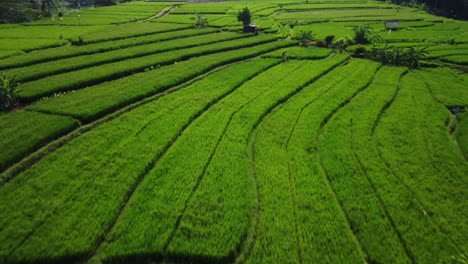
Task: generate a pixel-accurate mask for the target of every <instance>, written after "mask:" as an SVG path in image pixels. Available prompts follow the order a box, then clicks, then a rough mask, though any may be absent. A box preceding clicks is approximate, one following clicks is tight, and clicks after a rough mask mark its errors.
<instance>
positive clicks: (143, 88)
mask: <svg viewBox="0 0 468 264" xmlns="http://www.w3.org/2000/svg"><path fill="white" fill-rule="evenodd" d="M292 44H293V43H292V42H287V41H276V42H272V43H268V44H263V45H258V46H255V47H250V48H244V49H238V50H234V51H227V52H223V53H216V54H212V55H207V56H202V57H197V58H193V59H190V60H188V61H183V62H180V63H177V64H174V65H170V66H167V67H163V68H160V69H158V70H153V71H147V72H144V73H139V74H135V75H131V76H129V77H126V78H122V79H119V80H116V81H112V82H107V83H103V84H100V85H96V86H92V87H89V88H87V89H82V90H79V91H76V92H73V93H68V94H66V95H63V96H59V97H53V98H49V99H46V100H43V101H39V102H37V103H35V104H32V105H30V106H28V107H27V108H28V109H31V110H36V111H40V112H48V113H60V114H62V115H70V116H74V117H77V118H79V119H81V120H83V121H86V122H89V121H91V120H94V119H96V118H98V117H100V116H103V115H105V114H107V113H109V112H111V111H114V110H116V109H117V108H119V107H122V106H124V105H126V104H129V103H131V102H135V101H137V100H140V99H142V98H144V97H147V96H149V95H152V94H155V93H158V92H161V91H163V90H165V89H167V88H169V87H172V86H175V85H178V84H181V83H183V82H184V81H187V80H189V79H191V78H194V77H196V76H198V75H200V74H203V73H206V72H207V71H209V70H211V69H213V68H215V67H218V66H221V65H224V64H228V63H231V62H236V61H240V60H243V59H246V58H251V57H254V56H257V55H260V54H263V53H265V52H269V51H271V50H274V49H278V48H282V47H287V46H290V45H292ZM162 76H163V77H164V78H162ZM109 94H111V95H112V96H108V95H109Z"/></svg>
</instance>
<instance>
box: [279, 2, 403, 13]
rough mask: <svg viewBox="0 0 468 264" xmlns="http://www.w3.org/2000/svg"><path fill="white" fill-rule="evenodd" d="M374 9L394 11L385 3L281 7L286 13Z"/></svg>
mask: <svg viewBox="0 0 468 264" xmlns="http://www.w3.org/2000/svg"><path fill="white" fill-rule="evenodd" d="M376 8H386V9H395V8H396V7H395V6H394V5H390V4H385V3H377V2H376V3H375V4H368V3H362V4H359V3H350V4H344V3H343V4H325V3H323V4H314V3H310V4H301V5H294V4H293V5H286V6H284V7H282V9H283V10H286V11H288V12H292V11H304V10H317V9H340V10H346V9H359V10H362V9H376Z"/></svg>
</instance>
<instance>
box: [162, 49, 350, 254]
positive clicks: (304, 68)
mask: <svg viewBox="0 0 468 264" xmlns="http://www.w3.org/2000/svg"><path fill="white" fill-rule="evenodd" d="M344 59H345V57H338V56H337V57H335V58H333V59H330V60H325V61H321V62H307V61H303V62H290V63H286V64H284V65H281V68H283V71H282V72H284V73H285V74H279V73H278V74H274V73H273V72H272V73H271V74H270V75H269V76H266V78H265V79H264V80H262V79H260V80H259V81H260V82H259V83H257V82H253V81H252V82H251V83H247V84H246V86H247V87H250V88H249V89H252V90H253V89H265V90H264V91H265V92H264V93H262V94H258V95H257V96H255V97H254V98H251V100H250V101H249V102H247V104H245V105H242V106H241V107H239V108H237V109H235V111H234V112H233V114H232V116H231V117H229V118H230V120H229V122H228V123H227V124H226V128H225V132H224V135H223V137H222V138H221V139H220V142H219V145H218V146H217V148H216V150H215V152H214V154H213V157H212V159H211V160H210V161H209V163H207V165H206V171H205V172H204V174H203V175H201V178H200V182H199V184H198V185H197V186H196V188H195V189H194V190H193V195H192V196H191V198H190V199H189V200H187V204H186V208H185V209H184V212H183V214H182V215H181V219H180V224H179V225H178V228H177V230H176V231H175V232H174V235H173V237H172V238H171V239H170V241H169V242H170V243H169V244H168V245H167V254H169V256H171V257H173V258H175V259H177V258H178V257H183V256H200V257H202V258H206V259H208V260H210V259H211V260H229V259H231V260H233V259H234V258H235V257H236V255H237V254H239V253H240V251H242V250H248V247H250V246H251V245H250V243H248V241H247V240H245V239H246V236H247V235H248V231H249V229H250V228H249V226H251V225H252V224H253V221H252V220H253V218H254V217H255V213H256V204H257V198H256V196H257V195H256V193H257V190H256V187H255V185H256V183H255V179H254V177H253V175H251V174H250V169H249V167H250V162H249V154H248V142H249V138H250V135H251V132H252V130H253V129H255V127H256V126H257V125H258V124H259V122H261V120H262V117H263V116H265V115H266V114H268V112H269V111H271V109H273V108H274V107H275V106H277V105H278V104H281V103H282V102H284V101H285V100H287V99H288V98H289V97H290V96H292V95H293V94H294V93H296V92H298V91H299V90H300V89H302V88H303V87H304V86H305V85H306V84H308V83H310V82H311V81H313V80H315V79H316V78H318V77H319V76H321V75H323V74H325V73H326V72H328V71H329V70H330V69H331V68H333V67H336V66H337V64H340V63H342V62H343V60H344ZM288 64H289V65H288ZM278 67H280V66H278ZM293 67H294V68H295V69H294V70H293V71H292V72H291V71H290V70H291V69H289V70H288V68H293ZM273 76H278V77H280V79H277V78H274V77H273ZM273 78H274V79H273ZM191 238H196V240H194V239H191ZM243 248H245V249H243Z"/></svg>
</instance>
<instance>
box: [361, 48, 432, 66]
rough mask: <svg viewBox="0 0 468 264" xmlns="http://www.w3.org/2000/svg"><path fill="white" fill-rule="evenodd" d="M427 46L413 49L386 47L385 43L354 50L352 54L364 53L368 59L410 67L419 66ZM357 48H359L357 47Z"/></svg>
mask: <svg viewBox="0 0 468 264" xmlns="http://www.w3.org/2000/svg"><path fill="white" fill-rule="evenodd" d="M426 48H427V47H424V48H421V49H415V48H413V47H408V48H402V47H388V46H387V45H385V46H384V47H383V48H377V47H373V48H372V50H371V51H370V52H365V51H364V53H362V51H361V52H360V53H358V52H357V51H356V50H355V51H354V53H353V56H356V57H359V56H358V55H364V56H365V57H368V58H370V59H373V60H376V61H380V62H381V63H382V64H384V65H396V66H408V67H410V68H419V67H420V66H421V60H422V59H423V58H424V57H425V56H426V54H427V53H428V52H427V51H426ZM358 49H359V48H358Z"/></svg>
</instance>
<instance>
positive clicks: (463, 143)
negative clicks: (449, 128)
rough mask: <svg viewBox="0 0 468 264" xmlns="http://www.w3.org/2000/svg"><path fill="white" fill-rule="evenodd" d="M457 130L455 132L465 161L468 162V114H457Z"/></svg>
mask: <svg viewBox="0 0 468 264" xmlns="http://www.w3.org/2000/svg"><path fill="white" fill-rule="evenodd" d="M457 122H458V124H457V129H456V131H455V137H456V139H457V142H458V146H460V149H461V151H462V152H463V155H464V156H465V160H468V114H467V113H459V114H457Z"/></svg>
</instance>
